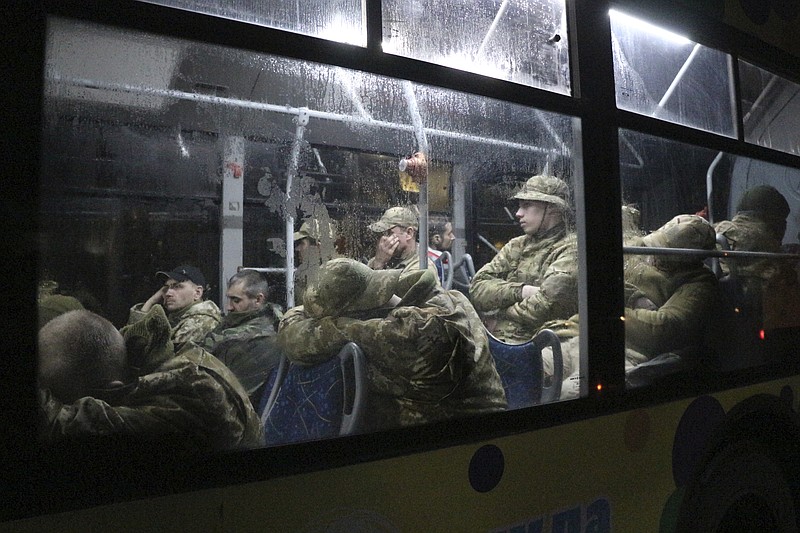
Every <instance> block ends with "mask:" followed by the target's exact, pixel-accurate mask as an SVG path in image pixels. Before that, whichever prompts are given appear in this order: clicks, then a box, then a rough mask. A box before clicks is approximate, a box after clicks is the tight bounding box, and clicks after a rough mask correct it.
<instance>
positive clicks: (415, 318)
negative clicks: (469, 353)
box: [339, 306, 455, 383]
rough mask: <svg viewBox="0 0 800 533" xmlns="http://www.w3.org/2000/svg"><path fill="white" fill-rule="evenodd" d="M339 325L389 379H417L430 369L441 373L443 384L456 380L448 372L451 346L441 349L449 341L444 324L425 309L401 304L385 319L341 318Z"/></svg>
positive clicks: (372, 364) (372, 363)
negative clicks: (344, 319)
mask: <svg viewBox="0 0 800 533" xmlns="http://www.w3.org/2000/svg"><path fill="white" fill-rule="evenodd" d="M339 325H340V327H341V329H342V332H343V333H344V335H345V336H346V337H347V340H349V341H352V342H355V343H356V344H358V345H359V346H360V347H361V349H362V350H364V353H365V354H367V357H368V358H369V361H370V365H371V366H372V367H374V368H375V369H378V370H379V371H380V373H381V374H382V375H383V376H386V377H387V379H392V380H396V379H397V378H400V380H401V381H406V382H408V381H414V380H415V379H419V378H420V374H424V373H425V372H426V371H431V370H430V369H435V370H433V371H431V372H436V373H438V375H439V378H438V379H439V380H440V381H441V382H442V383H444V382H450V381H454V379H455V378H454V376H453V375H449V373H448V371H447V370H448V368H447V367H448V363H449V361H450V360H451V358H452V355H453V353H452V349H451V350H447V349H439V348H441V347H442V346H443V345H444V344H447V341H448V337H447V332H446V331H445V327H444V323H443V322H442V321H441V320H440V319H439V318H438V317H436V316H434V315H433V314H432V313H431V312H429V311H427V310H425V309H421V308H418V307H413V306H408V307H399V308H397V309H396V310H394V311H392V312H391V314H390V315H389V317H388V318H385V319H384V318H373V319H370V320H350V321H347V322H343V321H340V322H339ZM450 347H451V348H452V346H450ZM437 359H439V360H437Z"/></svg>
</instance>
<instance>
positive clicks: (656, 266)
mask: <svg viewBox="0 0 800 533" xmlns="http://www.w3.org/2000/svg"><path fill="white" fill-rule="evenodd" d="M615 32H616V33H619V35H618V37H617V38H618V39H619V40H620V41H619V43H617V44H618V45H619V46H623V47H624V42H623V41H625V39H624V38H623V37H624V36H623V35H622V33H623V32H622V30H620V29H617V30H615ZM90 37H91V38H90ZM87 39H89V40H90V41H91V42H104V43H106V44H107V45H106V46H104V47H102V51H98V52H97V53H98V55H97V56H96V57H93V58H91V59H92V60H91V61H89V60H88V58H87V57H85V54H86V50H87V47H85V46H83V45H82V44H81V43H83V42H85V41H86V40H87ZM625 42H627V41H625ZM112 43H113V44H112ZM48 47H49V48H48V67H47V72H46V80H45V81H46V92H45V99H44V116H45V120H44V121H43V133H42V137H43V143H42V145H43V146H44V152H43V154H42V158H41V159H42V170H41V178H40V182H39V186H40V194H39V198H40V202H41V208H40V213H39V217H40V225H39V226H40V231H41V233H40V235H39V238H40V241H39V246H40V256H39V257H40V265H39V267H40V268H39V271H40V272H41V276H42V279H41V284H40V292H39V297H40V307H41V314H40V319H41V323H42V326H41V332H40V335H41V338H40V353H39V356H40V367H39V370H40V385H41V399H42V406H43V411H44V412H45V414H46V420H47V423H45V424H43V433H44V434H45V438H47V439H54V438H58V437H59V436H65V435H73V434H80V433H81V432H85V431H90V432H95V433H99V434H107V433H114V432H122V433H124V434H131V435H136V434H137V432H140V431H142V428H152V431H153V432H154V433H155V434H159V435H164V436H177V435H184V434H189V435H192V436H194V437H196V438H195V439H193V440H192V444H191V445H196V446H197V447H199V448H202V449H219V448H230V447H237V446H248V447H249V446H253V445H257V443H262V442H264V439H265V431H266V433H267V435H266V439H267V440H266V441H267V442H270V431H271V430H270V427H273V428H274V427H277V426H275V424H276V421H275V420H274V419H270V418H269V416H270V413H272V412H273V409H277V408H279V406H286V405H288V404H287V402H290V400H288V399H286V398H285V397H283V396H282V395H281V394H282V393H281V390H284V387H285V393H288V392H289V389H290V387H289V386H288V385H289V384H291V383H298V382H299V383H301V384H305V383H307V382H308V380H307V379H306V378H307V377H308V376H300V377H299V378H298V377H297V376H296V375H295V374H296V373H298V372H301V370H303V369H306V370H308V369H309V368H311V367H317V366H318V365H320V364H329V365H330V364H331V363H330V361H337V360H340V361H343V362H342V363H337V365H339V367H340V368H344V367H345V366H347V368H350V362H349V361H351V360H352V361H359V363H353V368H355V365H356V364H358V365H360V366H359V367H358V368H361V370H360V371H358V372H356V370H353V371H352V374H353V375H356V374H359V375H361V376H362V377H363V378H364V379H365V381H359V382H361V383H367V384H368V385H367V387H368V389H369V390H368V394H366V395H364V394H359V395H357V394H355V392H353V390H352V388H346V389H343V390H345V391H346V392H343V393H342V394H341V395H342V396H343V397H345V398H346V399H347V401H346V402H345V403H346V404H347V406H348V409H351V408H352V407H353V406H355V405H362V407H363V408H359V409H354V410H355V412H356V413H357V415H358V416H357V417H356V418H357V420H358V424H357V425H359V428H360V429H359V430H360V431H371V430H380V429H386V428H389V427H396V426H411V425H415V424H421V423H427V422H433V421H436V420H441V419H444V418H450V417H453V416H465V415H469V414H475V413H487V412H489V413H491V412H498V411H503V410H506V409H509V408H511V409H513V408H521V407H528V406H532V405H536V404H539V403H546V402H551V401H555V400H558V399H567V398H573V397H579V396H581V395H585V394H586V390H585V389H586V387H585V382H586V379H587V376H588V372H589V371H590V370H591V369H590V368H589V367H588V364H587V361H588V362H589V364H590V363H591V361H592V360H593V358H594V360H596V358H597V357H599V356H600V354H597V353H589V354H585V353H581V344H582V343H581V341H582V339H581V334H582V333H583V330H582V327H585V326H584V325H583V324H582V321H581V318H583V319H585V317H581V316H580V315H579V307H580V299H581V294H585V292H586V291H585V288H582V287H581V279H582V274H584V273H582V272H581V271H580V268H579V265H580V264H581V257H582V255H581V254H584V253H585V250H582V249H581V247H580V246H579V242H580V237H581V232H584V233H586V232H587V228H582V227H580V224H579V223H578V218H579V217H578V216H577V215H579V214H580V213H581V212H582V210H584V209H585V207H586V205H588V202H591V201H592V199H591V198H583V197H582V196H581V194H580V191H581V190H582V185H583V183H584V180H585V177H584V172H585V169H586V168H589V167H590V166H591V165H592V162H591V161H585V160H584V155H583V153H582V146H581V136H580V134H579V132H580V128H581V117H579V116H572V115H569V114H567V113H565V112H555V111H553V110H550V109H539V108H535V107H531V106H524V105H519V104H514V103H509V102H504V101H500V100H495V99H491V98H487V97H483V96H478V95H473V94H465V93H461V92H458V91H454V90H448V89H444V88H440V87H431V86H427V85H423V84H417V83H411V82H408V81H405V80H398V79H394V78H389V77H385V76H378V75H373V74H369V73H365V72H359V71H350V70H346V69H343V68H339V67H332V66H326V65H319V64H315V63H311V62H307V61H299V60H293V59H288V58H284V57H277V56H270V55H264V54H261V55H259V54H252V53H250V52H244V51H239V50H232V49H227V48H223V47H215V46H205V45H198V44H197V43H191V42H186V41H180V40H172V39H161V38H155V37H152V36H144V35H142V34H139V33H136V32H123V31H119V30H112V29H109V28H98V27H94V26H92V25H89V24H82V23H81V24H76V23H72V22H68V21H64V20H53V21H52V24H51V30H50V42H49V44H48ZM698 54H700V51H698ZM629 55H630V54H629ZM710 55H711V56H714V54H710ZM628 60H629V61H633V60H634V58H632V57H628ZM134 61H139V62H140V63H141V65H147V66H148V67H151V68H148V69H144V70H146V71H147V75H145V74H142V72H144V70H143V69H141V68H137V69H133V68H129V67H130V65H131V62H134ZM687 61H688V60H687ZM702 62H703V60H702V57H700V56H695V57H694V59H692V62H691V63H692V65H695V66H696V65H698V64H701V63H702ZM677 63H680V61H678V62H676V64H677ZM87 65H94V66H97V68H92V69H88V70H87ZM689 66H691V65H689ZM687 68H688V67H687ZM754 68H755V67H754ZM638 69H639V67H636V69H634V70H636V72H639V70H638ZM711 70H713V69H711ZM625 72H626V73H627V75H631V71H629V70H625ZM748 72H749V76H748V79H753V80H760V82H758V83H757V82H755V81H754V84H755V85H754V87H756V88H755V89H753V90H752V94H751V96H752V97H753V99H754V100H753V102H751V103H752V105H751V106H750V107H749V109H750V110H751V111H752V114H751V115H750V117H749V118H748V120H747V121H746V122H745V125H746V126H748V128H750V127H752V128H754V129H753V130H748V131H751V132H753V133H754V134H755V132H756V131H758V132H759V133H758V134H757V136H760V137H759V138H766V137H769V138H774V139H775V143H776V146H775V147H776V148H779V149H780V148H785V147H786V146H787V144H786V143H783V144H781V143H782V142H783V141H780V139H793V138H794V137H792V135H793V132H794V130H793V129H792V124H793V123H792V121H791V120H783V119H781V120H777V118H776V117H777V116H779V115H780V116H784V115H781V113H780V112H779V111H776V110H784V109H793V108H792V106H793V105H794V104H793V103H792V102H794V100H793V99H792V98H793V97H792V95H791V91H792V90H793V89H794V86H793V85H791V84H781V83H778V82H775V83H773V82H771V81H769V80H770V79H771V78H770V75H769V74H767V73H764V72H759V71H757V70H756V71H748ZM132 73H133V78H135V79H131V78H130V76H131V75H132ZM136 73H139V74H138V75H137V74H136ZM137 76H138V77H137ZM561 76H562V75H561V74H558V75H557V76H556V77H557V78H558V79H559V80H561V81H559V82H558V83H562V82H563V81H564V80H563V79H562V77H561ZM632 79H633V80H634V81H637V80H638V78H637V77H636V76H632ZM726 80H727V78H726ZM638 81H641V80H638ZM759 83H761V85H759ZM693 84H694V83H693ZM693 84H692V85H693ZM561 86H562V87H563V84H562V85H561ZM726 87H727V86H726ZM526 90H528V91H530V92H531V95H532V96H533V97H534V98H532V100H535V96H536V95H537V92H536V91H535V90H534V89H526ZM654 90H655V89H652V88H650V89H648V90H647V91H637V92H636V95H638V96H642V95H645V96H646V95H647V93H649V92H652V91H654ZM675 90H676V91H677V90H679V89H678V88H675ZM724 93H725V94H726V95H727V94H729V93H730V91H728V90H727V89H726V90H725V91H724ZM680 94H681V101H684V100H686V99H688V100H691V101H692V103H693V104H696V105H693V106H690V107H691V108H692V109H696V108H698V107H699V108H704V107H705V101H702V102H700V101H697V100H696V99H693V98H692V97H691V95H688V94H687V95H684V94H682V93H680ZM559 98H561V97H559ZM565 99H566V97H565ZM645 100H647V101H649V97H648V98H646V99H645ZM667 100H668V101H665V102H664V105H662V106H660V108H659V109H658V110H656V111H657V112H656V111H653V110H652V109H650V108H647V110H646V111H642V112H646V113H647V114H655V115H656V116H657V117H658V118H661V117H663V116H666V115H668V114H669V113H670V112H671V110H672V106H673V105H674V104H675V102H676V100H672V99H667ZM553 101H556V100H553ZM717 104H719V105H717V106H716V107H715V108H714V109H717V110H718V109H719V108H724V109H725V110H728V109H730V105H729V101H728V100H727V99H726V101H725V103H724V104H723V103H721V102H717ZM618 105H620V106H621V107H625V105H626V104H624V103H622V102H618ZM787 106H788V107H787ZM565 107H568V108H570V109H571V107H569V106H565ZM682 109H688V107H684V108H682ZM673 111H674V110H673ZM637 112H639V110H637ZM720 117H721V118H720ZM729 118H731V117H730V116H729V115H728V114H724V113H723V114H719V113H714V117H713V120H712V122H714V123H721V124H723V125H724V126H725V129H723V131H722V133H723V134H725V135H730V134H731V133H730V130H728V129H727V124H728V119H729ZM764 122H767V123H769V127H767V126H764V127H763V128H759V127H757V124H762V123H764ZM689 125H691V126H693V127H694V126H695V124H694V123H691V124H689ZM710 129H712V130H714V131H716V130H715V128H710ZM718 133H719V132H718ZM746 140H750V141H751V142H753V141H752V139H746ZM608 142H610V143H614V142H617V143H618V148H619V154H620V157H619V174H620V175H619V179H620V180H621V185H622V187H621V188H622V193H623V194H622V198H620V200H621V205H622V210H621V211H620V206H618V205H615V206H613V207H608V213H609V214H610V215H612V216H614V217H616V216H620V217H621V219H622V224H621V225H622V226H623V228H624V231H623V235H622V236H620V241H615V242H609V250H611V251H614V252H616V251H618V250H619V245H620V242H621V243H622V244H623V245H624V248H623V253H624V272H622V273H620V274H621V275H623V276H624V278H625V282H626V283H625V291H624V293H622V294H608V298H612V299H615V300H616V301H618V302H619V303H620V304H622V305H620V308H622V309H624V313H623V315H622V316H620V317H610V318H609V320H617V319H620V320H624V324H625V333H626V339H625V341H626V342H625V345H626V346H625V353H624V357H625V361H626V367H627V376H628V382H629V383H630V384H631V385H632V386H638V385H642V384H645V383H650V382H652V381H653V379H657V378H659V377H661V375H662V374H673V375H678V376H681V377H683V376H686V375H691V374H693V373H696V372H700V371H711V372H718V371H727V370H733V369H736V368H742V367H747V366H752V365H757V364H762V363H769V362H772V361H775V360H780V359H783V358H791V357H795V356H796V354H795V353H794V351H793V350H794V348H793V346H795V345H797V344H798V343H797V342H796V341H797V324H795V323H793V322H792V319H793V318H794V317H797V316H798V313H797V312H796V309H797V305H798V296H797V292H796V286H797V255H796V253H797V246H798V239H797V237H796V236H797V234H798V230H800V222H799V221H798V216H800V206H799V205H798V204H799V203H800V202H798V192H797V191H798V190H800V173H798V172H797V169H796V168H790V167H785V166H778V165H775V164H772V163H768V162H765V161H760V160H755V159H750V158H745V157H741V156H738V155H734V154H726V153H721V152H718V151H715V150H710V149H708V148H705V147H702V146H695V145H689V144H685V143H678V142H674V141H669V140H666V139H663V138H660V137H658V136H656V135H653V134H645V133H641V132H637V131H631V130H620V131H619V132H618V139H617V140H616V141H615V140H614V139H610V140H608ZM789 144H791V142H789ZM790 148H791V147H790ZM789 151H791V150H789ZM593 179H594V178H593ZM614 179H616V178H614ZM763 191H770V192H767V193H765V192H763ZM778 196H780V197H781V198H783V203H782V202H781V200H780V199H779V198H778ZM754 197H755V198H754ZM765 198H766V199H767V206H766V207H764V206H763V205H762V204H761V203H760V202H761V201H763V200H764V199H765ZM757 200H758V201H757ZM759 206H761V207H759ZM776 218H777V219H778V220H777V222H776V221H775V220H773V219H776ZM781 218H782V220H783V222H782V224H783V232H782V233H780V234H778V233H774V234H773V233H771V232H772V231H773V230H772V227H773V226H779V225H780V224H778V222H780V219H781ZM753 220H755V222H754V221H753ZM765 235H769V237H765ZM426 248H428V249H427V250H426ZM753 254H755V255H753ZM175 265H178V266H177V267H176V266H175ZM421 266H422V268H421ZM451 288H452V289H453V290H448V289H451ZM137 302H138V303H137ZM223 303H224V304H225V305H223ZM220 307H224V308H225V311H226V312H225V313H223V311H222V310H221V309H220ZM80 308H83V309H80ZM587 312H590V313H591V309H589V310H588V311H587ZM51 317H54V318H53V319H52V320H49V321H47V319H49V318H51ZM45 322H46V323H45ZM556 340H557V342H556ZM350 343H353V344H354V345H355V347H356V348H352V349H351V350H350V351H347V350H345V349H346V348H347V347H348V346H350ZM583 344H585V345H587V346H589V347H590V350H591V349H598V348H597V347H594V345H593V344H592V342H591V339H588V342H587V343H583ZM78 348H80V349H78ZM343 350H345V354H344V355H343V357H342V358H341V359H337V357H338V354H340V353H342V351H343ZM348 354H349V355H348ZM353 354H361V355H353ZM87 356H90V357H91V361H90V362H89V363H91V364H89V363H86V362H85V361H83V360H82V359H81V357H87ZM618 356H619V357H622V356H623V355H622V354H619V355H618ZM281 368H282V369H283V370H280V371H279V369H281ZM329 369H330V368H329ZM347 372H348V373H350V370H347ZM343 375H344V374H343ZM348 381H351V380H349V378H348ZM359 390H361V391H362V393H363V387H361V389H359ZM306 392H310V391H308V390H307V391H306ZM356 396H358V398H359V399H360V400H359V402H360V403H358V402H355V397H356ZM364 402H366V403H364ZM268 406H269V407H268ZM289 411H291V409H289ZM277 412H278V411H275V413H276V415H275V416H277ZM350 414H352V413H350ZM349 420H351V422H348V424H350V425H349V426H348V427H349V428H351V429H348V431H354V430H353V429H352V427H353V423H352V418H350V419H349ZM267 422H269V423H267ZM298 423H299V424H300V425H304V422H303V421H302V420H301V421H299V422H298ZM93 424H96V425H93ZM339 431H341V427H340V428H339ZM145 433H147V432H145ZM148 434H150V433H148Z"/></svg>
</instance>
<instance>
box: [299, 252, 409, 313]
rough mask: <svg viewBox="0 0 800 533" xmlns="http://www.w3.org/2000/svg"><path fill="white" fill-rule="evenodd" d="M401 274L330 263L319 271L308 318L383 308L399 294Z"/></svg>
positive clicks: (307, 304) (309, 296)
mask: <svg viewBox="0 0 800 533" xmlns="http://www.w3.org/2000/svg"><path fill="white" fill-rule="evenodd" d="M401 274H402V270H400V269H398V268H390V269H387V270H372V269H371V268H369V267H368V266H367V265H365V264H363V263H359V262H358V261H355V260H353V259H346V258H338V259H331V260H330V261H328V262H327V263H325V265H323V266H322V268H320V271H319V276H318V277H317V281H316V283H315V284H314V285H312V286H311V287H309V289H308V290H307V291H306V293H305V296H304V298H303V305H304V307H305V310H306V312H307V313H308V314H309V316H312V317H315V318H318V317H322V316H339V315H343V314H345V313H349V312H354V311H364V310H367V309H376V308H379V307H383V306H384V305H386V304H387V303H389V300H391V299H392V296H393V295H394V294H395V290H397V282H398V280H399V279H400V275H401Z"/></svg>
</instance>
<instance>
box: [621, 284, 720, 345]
mask: <svg viewBox="0 0 800 533" xmlns="http://www.w3.org/2000/svg"><path fill="white" fill-rule="evenodd" d="M715 302H716V286H715V284H714V283H713V279H711V278H708V279H707V280H705V281H699V282H695V283H686V284H684V285H682V286H681V287H679V288H678V290H677V291H675V292H674V293H673V294H672V296H670V298H669V299H668V300H667V302H666V303H665V304H664V305H662V306H661V307H660V308H659V309H658V310H655V311H651V310H649V309H630V308H626V309H625V339H626V343H627V344H629V345H630V346H631V347H632V348H633V349H635V350H638V351H640V352H642V353H645V354H648V355H650V356H651V357H652V356H655V355H658V354H661V353H665V352H669V351H671V350H676V349H679V348H682V347H685V346H687V345H689V344H691V343H692V342H695V343H698V342H700V341H702V335H703V333H704V328H705V324H707V322H708V317H710V316H711V311H712V308H713V306H714V305H715Z"/></svg>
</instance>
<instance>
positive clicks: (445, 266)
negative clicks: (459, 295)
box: [433, 250, 453, 291]
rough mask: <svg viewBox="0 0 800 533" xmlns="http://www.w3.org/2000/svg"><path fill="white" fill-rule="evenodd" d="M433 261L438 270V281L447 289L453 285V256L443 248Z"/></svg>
mask: <svg viewBox="0 0 800 533" xmlns="http://www.w3.org/2000/svg"><path fill="white" fill-rule="evenodd" d="M433 263H434V264H435V265H436V270H437V271H438V272H439V281H441V282H442V287H444V288H445V289H446V290H448V291H449V290H450V288H451V287H452V286H453V268H452V265H453V256H452V255H450V252H448V251H447V250H445V251H444V252H442V254H441V255H440V256H439V257H438V258H437V259H436V261H434V262H433Z"/></svg>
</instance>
